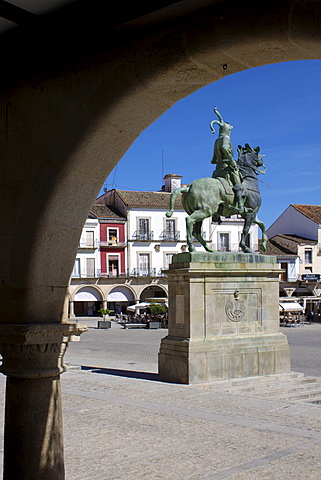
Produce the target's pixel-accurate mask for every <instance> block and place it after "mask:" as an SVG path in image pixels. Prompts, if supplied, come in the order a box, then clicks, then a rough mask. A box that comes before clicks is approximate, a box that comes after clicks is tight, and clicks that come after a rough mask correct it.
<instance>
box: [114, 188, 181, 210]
mask: <svg viewBox="0 0 321 480" xmlns="http://www.w3.org/2000/svg"><path fill="white" fill-rule="evenodd" d="M116 193H117V194H118V195H119V197H120V198H121V199H122V201H123V202H124V204H125V205H127V206H128V207H154V208H165V209H169V200H170V195H171V194H170V193H168V192H134V191H127V190H116ZM175 206H176V207H177V208H183V207H182V204H181V200H180V197H178V198H177V200H176V202H175Z"/></svg>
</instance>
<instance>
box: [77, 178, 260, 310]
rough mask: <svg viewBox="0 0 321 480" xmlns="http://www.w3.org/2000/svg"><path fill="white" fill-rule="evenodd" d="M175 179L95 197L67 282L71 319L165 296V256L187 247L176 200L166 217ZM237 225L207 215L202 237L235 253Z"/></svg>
mask: <svg viewBox="0 0 321 480" xmlns="http://www.w3.org/2000/svg"><path fill="white" fill-rule="evenodd" d="M181 178H182V177H181V176H180V175H175V174H169V175H166V176H165V179H164V180H165V182H164V185H163V187H162V189H161V191H158V192H141V191H124V190H117V189H113V190H110V191H107V192H106V193H104V194H103V195H102V196H101V197H99V198H98V199H97V201H96V204H95V205H94V207H93V209H92V214H91V217H94V218H88V219H87V221H86V223H85V225H84V229H83V232H82V236H81V241H80V246H79V250H78V253H77V257H76V260H75V267H74V271H73V274H72V277H71V281H70V287H69V302H70V316H71V317H72V316H75V315H76V316H78V315H79V316H81V315H82V316H87V315H95V314H97V312H98V310H99V308H101V307H103V308H109V309H111V310H112V312H113V313H120V311H122V312H123V313H124V312H125V311H126V308H127V306H129V305H131V304H134V303H139V302H141V301H144V300H146V299H147V298H149V299H150V298H160V297H167V293H168V290H167V277H166V270H167V269H168V266H169V264H170V262H171V258H172V256H173V255H174V254H177V253H180V252H185V251H187V244H186V226H185V219H186V216H187V214H186V212H185V210H184V209H183V207H182V204H181V202H180V198H178V199H177V201H176V204H175V211H174V214H173V215H172V217H171V218H167V217H166V212H167V211H168V210H169V201H170V194H171V191H172V190H173V189H174V188H177V187H180V185H181ZM115 212H117V213H115ZM95 215H96V216H95ZM242 229H243V219H242V218H241V217H240V216H239V215H233V216H232V217H230V218H222V223H221V224H220V225H218V224H214V223H212V219H211V218H207V219H205V220H204V221H203V223H202V236H203V238H204V239H205V240H206V241H207V242H208V245H209V247H210V248H211V249H213V250H216V251H221V252H238V251H240V249H239V242H240V237H241V232H242ZM113 232H116V233H113ZM117 232H118V233H117ZM258 243H259V242H258V227H257V225H253V226H252V227H251V230H250V234H249V239H248V246H249V247H250V248H251V249H252V250H253V251H257V250H258ZM194 245H195V248H196V251H200V252H202V251H204V248H203V247H202V246H201V245H200V243H198V242H196V241H195V242H194Z"/></svg>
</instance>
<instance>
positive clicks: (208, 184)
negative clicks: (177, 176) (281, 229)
mask: <svg viewBox="0 0 321 480" xmlns="http://www.w3.org/2000/svg"><path fill="white" fill-rule="evenodd" d="M214 113H215V114H216V116H217V117H218V120H213V121H212V122H211V123H210V128H211V131H212V133H215V129H214V125H215V124H217V125H219V135H218V138H217V139H216V140H215V144H214V154H213V158H212V160H211V163H212V164H216V169H215V170H214V172H213V175H212V178H210V177H205V178H200V179H198V180H194V182H192V183H191V184H190V185H187V186H185V187H181V188H176V189H175V190H173V192H172V193H171V197H170V210H169V211H168V212H167V213H166V216H167V217H168V218H169V217H171V216H172V215H173V212H174V205H175V200H176V198H177V197H178V195H180V194H181V195H182V198H181V201H182V205H183V207H184V210H185V211H186V213H187V214H188V217H186V238H187V244H188V250H189V251H190V252H194V251H195V247H194V245H193V237H194V238H196V240H198V241H199V242H200V243H201V245H203V247H204V248H205V250H206V251H207V252H214V250H212V249H210V248H209V246H208V245H207V243H206V241H205V240H204V239H203V237H202V235H201V227H202V222H203V220H204V219H205V218H208V217H212V220H213V221H214V222H217V223H218V224H220V223H221V217H229V216H231V215H233V214H239V215H240V216H241V217H242V218H243V219H244V226H243V230H242V234H241V240H240V243H239V246H240V248H241V250H242V251H243V252H245V253H253V252H252V250H251V249H250V248H249V247H248V246H247V245H246V237H247V235H248V233H249V230H250V227H251V225H252V224H253V223H255V224H257V225H258V226H259V227H260V229H261V231H262V242H261V244H260V249H261V250H262V251H263V252H265V251H266V242H267V235H266V228H265V225H264V223H263V222H262V221H261V220H259V218H258V217H257V213H258V211H259V208H260V206H261V195H260V190H259V186H258V178H257V176H258V175H259V174H260V173H262V174H265V173H266V167H265V165H264V163H263V161H262V155H260V154H259V152H260V147H255V148H251V147H250V145H249V144H248V143H246V144H245V146H244V147H242V146H241V145H239V146H238V149H237V151H238V159H237V161H235V160H234V154H233V146H232V143H231V138H230V137H231V130H232V128H233V127H232V125H230V124H229V123H227V122H224V121H223V118H222V115H221V114H220V113H219V112H218V110H217V108H216V107H215V108H214Z"/></svg>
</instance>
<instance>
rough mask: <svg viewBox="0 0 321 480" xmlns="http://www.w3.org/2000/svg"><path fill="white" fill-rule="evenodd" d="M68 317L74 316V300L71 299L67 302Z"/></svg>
mask: <svg viewBox="0 0 321 480" xmlns="http://www.w3.org/2000/svg"><path fill="white" fill-rule="evenodd" d="M69 318H75V302H74V301H73V300H70V302H69Z"/></svg>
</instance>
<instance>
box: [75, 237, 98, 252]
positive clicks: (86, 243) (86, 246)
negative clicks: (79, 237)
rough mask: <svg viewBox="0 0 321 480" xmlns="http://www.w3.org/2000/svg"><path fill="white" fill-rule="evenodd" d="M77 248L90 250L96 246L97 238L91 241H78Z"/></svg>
mask: <svg viewBox="0 0 321 480" xmlns="http://www.w3.org/2000/svg"><path fill="white" fill-rule="evenodd" d="M78 248H79V249H86V250H92V249H96V248H98V241H97V239H95V240H93V241H90V242H89V241H88V240H87V241H86V240H84V241H80V242H79V246H78Z"/></svg>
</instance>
